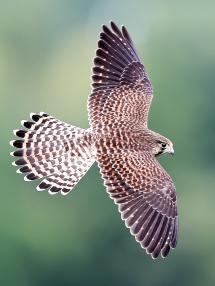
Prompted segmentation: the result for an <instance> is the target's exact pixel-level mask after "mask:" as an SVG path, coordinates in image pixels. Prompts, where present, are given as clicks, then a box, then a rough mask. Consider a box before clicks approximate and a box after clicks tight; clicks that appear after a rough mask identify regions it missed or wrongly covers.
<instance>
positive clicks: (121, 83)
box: [11, 22, 178, 258]
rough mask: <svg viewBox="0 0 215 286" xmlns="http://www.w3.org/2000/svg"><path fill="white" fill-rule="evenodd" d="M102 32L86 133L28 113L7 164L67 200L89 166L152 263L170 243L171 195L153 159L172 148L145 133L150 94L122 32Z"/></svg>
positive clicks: (174, 229) (174, 218) (173, 226)
mask: <svg viewBox="0 0 215 286" xmlns="http://www.w3.org/2000/svg"><path fill="white" fill-rule="evenodd" d="M110 25H111V27H110V28H108V27H107V26H103V30H102V32H101V34H100V39H99V42H98V49H97V51H96V57H95V58H94V67H93V75H92V92H91V94H90V96H89V99H88V112H89V121H90V128H89V129H87V130H84V129H81V128H78V127H75V126H72V125H70V124H66V123H63V122H62V121H60V120H58V119H56V118H54V117H52V116H50V115H48V114H46V113H43V112H41V113H39V114H34V113H32V114H31V121H22V125H23V127H24V129H22V130H15V131H14V133H15V135H16V136H18V137H20V139H19V140H14V141H11V144H12V146H14V147H16V148H17V150H16V151H14V152H12V155H13V156H16V157H19V158H18V159H17V160H16V161H15V162H14V163H13V164H14V165H16V166H18V167H19V168H18V170H17V172H18V173H24V174H25V180H27V181H32V180H36V179H41V181H40V183H39V184H38V187H37V190H38V191H43V190H48V192H49V193H50V194H57V193H61V194H62V195H66V194H68V193H69V192H70V191H71V190H72V189H73V187H74V186H75V185H76V184H77V183H78V182H79V180H80V179H81V178H82V177H83V176H84V174H85V173H86V172H87V171H88V169H89V168H90V167H91V166H92V164H93V163H94V162H95V161H97V163H98V165H99V167H100V171H101V174H102V178H103V180H104V184H105V186H106V189H107V192H108V194H109V196H110V198H112V199H113V200H114V202H115V203H116V204H117V205H118V209H119V212H120V213H121V218H122V219H123V220H124V221H125V225H126V226H127V227H128V228H129V229H130V232H131V234H132V235H134V236H135V239H136V240H137V242H138V243H139V244H140V245H141V246H142V247H143V248H145V249H146V252H147V253H148V254H151V256H152V258H157V257H158V256H159V255H161V256H162V257H166V256H167V255H168V253H169V251H170V249H171V248H175V247H176V244H177V237H178V215H177V206H176V191H175V186H174V183H173V181H172V179H171V177H170V176H169V175H168V174H167V172H166V171H165V170H164V169H163V167H162V166H161V165H160V164H159V162H158V161H157V160H156V156H158V155H161V154H163V153H171V154H173V152H174V150H173V144H172V142H171V141H170V140H169V139H167V138H165V137H164V136H162V135H160V134H158V133H156V132H154V131H151V130H150V129H148V127H147V121H148V113H149V108H150V104H151V101H152V97H153V90H152V86H151V84H150V81H149V78H148V76H147V73H146V70H145V67H144V65H143V64H142V63H141V61H140V59H139V57H138V55H137V52H136V49H135V47H134V44H133V42H132V40H131V38H130V36H129V34H128V32H127V30H126V28H125V27H124V26H122V28H121V29H119V28H118V27H117V26H116V24H114V23H113V22H111V23H110Z"/></svg>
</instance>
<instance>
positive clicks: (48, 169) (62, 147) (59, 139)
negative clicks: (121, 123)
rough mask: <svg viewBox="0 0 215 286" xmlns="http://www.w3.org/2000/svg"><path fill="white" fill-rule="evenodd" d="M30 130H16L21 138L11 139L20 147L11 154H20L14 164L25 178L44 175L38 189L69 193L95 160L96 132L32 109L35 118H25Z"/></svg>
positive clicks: (13, 143) (30, 178)
mask: <svg viewBox="0 0 215 286" xmlns="http://www.w3.org/2000/svg"><path fill="white" fill-rule="evenodd" d="M21 123H22V126H23V127H25V129H26V130H15V131H14V133H15V135H16V136H18V137H20V138H21V139H19V140H14V141H11V142H10V143H11V145H12V146H13V147H16V148H18V149H17V150H16V151H14V152H12V153H11V155H12V156H15V157H19V159H18V160H16V161H15V162H13V165H15V166H19V169H18V170H17V172H18V173H25V177H24V179H25V180H26V181H32V180H36V179H42V181H41V182H40V184H39V185H38V186H37V190H38V191H43V190H48V192H49V193H50V194H56V193H58V192H61V194H63V195H66V194H68V192H69V191H70V190H72V188H73V187H74V186H75V185H76V184H77V183H78V182H79V180H80V179H81V178H82V177H83V176H84V174H85V173H86V172H87V171H88V169H89V168H90V167H91V166H92V164H93V163H94V161H95V147H94V144H93V142H92V136H91V134H90V132H89V131H88V130H84V129H81V128H78V127H74V126H72V125H69V124H66V123H64V122H62V121H60V120H58V119H56V118H54V117H52V116H49V115H48V114H46V113H40V114H34V113H31V121H22V122H21Z"/></svg>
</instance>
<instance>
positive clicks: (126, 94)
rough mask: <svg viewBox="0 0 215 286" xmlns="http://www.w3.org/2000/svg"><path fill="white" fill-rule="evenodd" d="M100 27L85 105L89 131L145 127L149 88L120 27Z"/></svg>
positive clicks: (129, 40) (135, 54) (148, 105)
mask: <svg viewBox="0 0 215 286" xmlns="http://www.w3.org/2000/svg"><path fill="white" fill-rule="evenodd" d="M111 28H112V29H111V30H110V29H109V28H108V27H106V26H103V31H102V32H101V34H100V40H99V42H98V49H97V51H96V57H95V59H94V67H93V75H92V81H93V82H92V93H91V95H90V97H89V101H88V109H89V119H90V123H91V126H92V128H94V129H101V128H102V127H104V128H108V127H117V126H120V128H123V127H125V128H130V127H131V128H132V127H133V126H136V127H137V126H147V119H148V112H149V108H150V104H151V100H152V96H153V94H152V87H151V84H150V81H149V79H148V77H147V74H146V71H145V68H144V66H143V64H142V63H141V61H140V59H139V57H138V55H137V52H136V50H135V48H134V45H133V42H132V40H131V38H130V36H129V34H128V32H127V30H126V28H125V27H124V26H122V29H121V30H119V28H118V27H117V26H116V25H115V24H114V23H113V22H111Z"/></svg>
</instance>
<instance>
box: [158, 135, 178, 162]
mask: <svg viewBox="0 0 215 286" xmlns="http://www.w3.org/2000/svg"><path fill="white" fill-rule="evenodd" d="M153 137H154V138H153V139H154V140H153V154H154V155H155V156H156V157H157V156H159V155H162V154H164V153H169V154H171V155H174V149H173V143H172V142H171V141H170V140H169V139H167V138H166V137H164V136H162V135H160V134H157V133H155V134H154V136H153Z"/></svg>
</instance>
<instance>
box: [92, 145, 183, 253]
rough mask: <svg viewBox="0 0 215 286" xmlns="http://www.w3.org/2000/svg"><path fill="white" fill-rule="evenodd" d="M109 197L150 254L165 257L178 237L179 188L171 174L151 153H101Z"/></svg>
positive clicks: (99, 154) (99, 161)
mask: <svg viewBox="0 0 215 286" xmlns="http://www.w3.org/2000/svg"><path fill="white" fill-rule="evenodd" d="M97 160H98V163H99V167H100V170H101V174H102V177H103V179H104V184H105V186H106V188H107V192H108V193H109V195H110V197H111V198H112V199H113V200H114V201H115V203H116V204H117V205H118V207H119V211H120V213H121V217H122V219H123V220H124V221H125V225H126V226H127V227H128V228H129V229H130V232H131V234H132V235H134V236H135V239H136V241H137V242H139V243H140V245H141V246H142V247H143V248H145V249H146V252H147V253H148V254H151V256H152V257H153V258H157V257H158V256H159V254H161V256H162V257H166V256H167V255H168V253H169V250H170V248H175V247H176V244H177V236H178V216H177V206H176V191H175V186H174V184H173V181H172V179H171V177H170V176H169V175H168V174H167V172H166V171H165V170H164V169H163V168H162V166H161V165H160V164H159V163H158V162H157V161H156V159H155V158H154V157H152V155H150V154H148V153H141V154H140V153H137V152H121V153H120V152H119V153H114V152H113V153H112V154H111V153H109V154H107V152H106V153H105V152H104V150H101V152H98V158H97Z"/></svg>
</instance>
